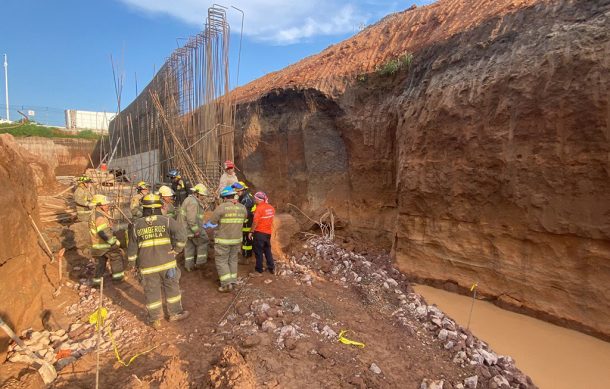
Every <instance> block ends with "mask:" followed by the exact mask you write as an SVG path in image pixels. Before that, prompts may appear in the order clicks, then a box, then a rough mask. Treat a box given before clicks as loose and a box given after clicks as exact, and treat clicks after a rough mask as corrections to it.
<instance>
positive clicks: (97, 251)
mask: <svg viewBox="0 0 610 389" xmlns="http://www.w3.org/2000/svg"><path fill="white" fill-rule="evenodd" d="M91 206H93V207H95V209H94V210H93V212H92V213H91V218H90V219H89V233H90V235H91V255H92V256H93V258H94V259H95V260H96V262H97V264H96V269H95V275H94V277H93V285H94V286H96V285H99V284H100V283H101V281H102V277H103V276H104V273H105V272H106V263H107V262H108V261H110V267H111V269H112V280H113V281H115V282H120V281H123V279H124V278H125V273H124V271H123V270H124V267H123V253H122V252H121V249H120V247H121V243H120V242H119V240H118V239H117V238H116V236H114V233H113V231H112V226H113V219H112V217H111V216H110V213H109V211H110V202H109V201H108V198H107V197H106V196H104V195H101V194H96V195H95V196H93V199H92V201H91Z"/></svg>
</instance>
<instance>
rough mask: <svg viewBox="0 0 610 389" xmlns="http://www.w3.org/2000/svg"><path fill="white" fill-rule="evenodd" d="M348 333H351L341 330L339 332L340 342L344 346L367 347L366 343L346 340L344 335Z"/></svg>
mask: <svg viewBox="0 0 610 389" xmlns="http://www.w3.org/2000/svg"><path fill="white" fill-rule="evenodd" d="M348 332H349V331H348V330H341V331H340V332H339V342H341V343H343V344H347V345H349V346H356V347H360V348H364V346H365V344H364V343H362V342H358V341H355V340H351V339H348V338H346V337H345V336H344V335H345V334H347V333H348Z"/></svg>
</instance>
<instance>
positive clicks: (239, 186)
mask: <svg viewBox="0 0 610 389" xmlns="http://www.w3.org/2000/svg"><path fill="white" fill-rule="evenodd" d="M231 187H232V188H233V189H235V190H244V189H246V187H245V186H243V185H242V183H241V182H235V183H234V184H233V185H231Z"/></svg>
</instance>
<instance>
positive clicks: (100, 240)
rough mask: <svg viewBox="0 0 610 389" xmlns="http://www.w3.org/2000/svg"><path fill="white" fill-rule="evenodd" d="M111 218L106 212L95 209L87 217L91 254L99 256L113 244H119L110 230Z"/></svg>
mask: <svg viewBox="0 0 610 389" xmlns="http://www.w3.org/2000/svg"><path fill="white" fill-rule="evenodd" d="M112 225H113V220H112V218H111V217H110V215H108V214H107V213H106V212H104V211H102V210H99V209H96V210H95V211H94V212H92V213H91V217H90V218H89V235H90V236H91V255H93V256H94V257H100V256H102V255H104V254H106V253H107V252H108V250H110V248H111V247H112V246H114V245H117V246H120V245H121V244H120V243H119V240H118V239H117V238H116V236H114V233H113V232H112Z"/></svg>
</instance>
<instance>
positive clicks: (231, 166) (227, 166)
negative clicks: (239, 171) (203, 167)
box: [225, 161, 235, 170]
mask: <svg viewBox="0 0 610 389" xmlns="http://www.w3.org/2000/svg"><path fill="white" fill-rule="evenodd" d="M227 169H235V164H234V163H233V161H225V170H227Z"/></svg>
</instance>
